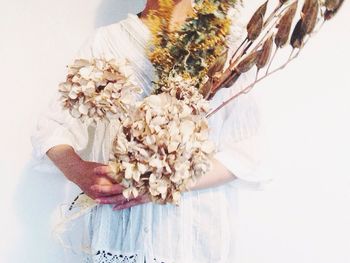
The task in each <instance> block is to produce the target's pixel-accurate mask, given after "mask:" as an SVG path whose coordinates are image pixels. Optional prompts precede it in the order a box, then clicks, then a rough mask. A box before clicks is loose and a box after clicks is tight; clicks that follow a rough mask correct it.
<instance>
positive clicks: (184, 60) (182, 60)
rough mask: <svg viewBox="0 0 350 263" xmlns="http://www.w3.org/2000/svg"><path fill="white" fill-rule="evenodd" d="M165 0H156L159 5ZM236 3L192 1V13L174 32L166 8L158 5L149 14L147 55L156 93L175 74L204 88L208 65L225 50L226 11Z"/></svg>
mask: <svg viewBox="0 0 350 263" xmlns="http://www.w3.org/2000/svg"><path fill="white" fill-rule="evenodd" d="M168 3H169V1H166V0H160V1H159V4H160V6H163V5H164V6H165V5H166V4H168ZM235 3H236V0H224V1H223V0H195V6H194V10H195V13H194V15H192V16H190V17H188V18H187V19H186V21H185V23H184V24H183V25H182V26H181V28H179V29H177V30H175V31H173V32H170V30H169V24H170V19H171V17H170V16H169V12H168V11H169V10H164V9H162V8H160V9H159V10H157V11H154V12H152V13H151V15H150V16H149V19H148V20H149V21H150V22H149V23H148V24H149V25H150V27H151V28H152V32H153V39H152V43H151V47H150V48H149V54H148V55H149V58H150V60H151V62H152V63H153V65H154V67H155V69H156V73H157V76H158V78H157V80H156V86H155V90H156V92H161V90H160V87H164V86H166V85H167V82H168V81H167V78H169V77H170V78H171V77H174V76H177V75H179V76H181V77H182V78H183V79H192V81H194V80H195V81H196V83H195V86H196V87H197V88H198V89H201V88H202V87H203V84H204V82H206V81H207V74H208V71H209V68H210V66H211V65H212V64H214V63H215V61H216V59H217V58H218V57H223V56H225V54H226V53H227V45H226V40H227V36H228V34H229V32H230V25H231V20H230V18H229V17H228V16H227V13H228V10H229V9H230V8H232V7H234V5H235ZM225 60H226V57H225Z"/></svg>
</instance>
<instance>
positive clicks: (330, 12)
mask: <svg viewBox="0 0 350 263" xmlns="http://www.w3.org/2000/svg"><path fill="white" fill-rule="evenodd" d="M343 3H344V0H340V1H339V3H338V6H336V7H335V8H334V9H333V10H328V9H327V10H326V12H325V13H324V20H330V19H332V18H333V17H334V16H335V15H336V14H337V12H338V11H339V9H340V8H341V6H342V4H343Z"/></svg>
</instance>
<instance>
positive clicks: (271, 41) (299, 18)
mask: <svg viewBox="0 0 350 263" xmlns="http://www.w3.org/2000/svg"><path fill="white" fill-rule="evenodd" d="M268 2H269V1H268V0H267V1H266V2H265V3H264V4H262V5H261V6H260V7H259V8H258V9H257V10H256V11H255V13H254V14H253V16H252V17H251V19H250V21H249V23H248V24H247V27H246V29H247V36H246V38H245V39H244V40H243V42H242V43H241V45H240V46H239V47H238V48H237V50H235V52H234V53H233V55H232V57H231V58H230V63H229V66H228V67H227V68H226V69H225V70H224V71H222V70H221V71H216V70H215V69H216V68H221V69H222V67H221V66H218V63H222V59H220V60H218V63H214V64H213V65H212V66H211V69H209V71H208V72H209V74H208V77H209V80H208V81H207V82H206V83H205V85H204V86H205V88H203V89H202V90H203V91H205V93H204V94H203V95H204V96H205V97H206V98H208V99H210V98H211V97H213V96H214V95H215V93H216V92H217V91H218V90H220V89H222V88H231V87H232V85H233V84H234V83H235V82H236V81H237V79H238V78H239V77H240V76H241V75H242V74H243V73H245V72H247V71H249V70H253V68H255V69H256V77H255V80H254V81H252V82H251V83H250V84H249V85H247V86H246V87H244V88H243V89H241V90H240V91H239V92H237V93H236V94H234V95H233V96H231V97H230V98H228V99H227V100H226V101H224V102H223V103H222V104H221V105H219V106H218V107H217V108H215V109H213V110H212V111H210V112H209V113H208V115H207V118H209V117H210V116H212V115H213V114H215V113H216V112H217V111H219V110H220V109H222V108H223V107H224V106H226V105H227V104H228V103H230V102H231V101H233V100H234V99H236V98H237V97H238V96H240V95H242V94H246V93H248V92H249V91H250V90H251V89H252V88H253V87H254V86H255V84H257V83H258V82H260V81H262V80H263V79H265V78H267V77H268V76H270V75H272V74H274V73H275V72H277V71H279V70H282V69H284V68H285V67H286V66H287V65H288V64H289V63H290V62H291V61H292V60H294V59H295V58H297V57H298V55H299V54H300V52H301V50H302V49H303V48H304V46H305V45H306V44H307V42H308V41H309V39H310V38H311V37H312V36H313V35H315V33H317V32H318V31H319V30H320V28H321V27H322V26H323V25H324V23H325V22H326V21H328V20H330V19H331V18H333V17H334V16H335V15H336V14H337V12H338V10H339V9H340V8H341V6H342V4H343V2H344V0H324V1H322V2H319V0H305V1H300V0H279V2H278V4H277V6H276V8H274V9H273V11H272V12H271V14H270V15H268V16H267V15H266V11H267V7H268ZM301 2H303V3H302V4H303V5H302V8H301V10H300V12H299V11H298V5H300V6H301ZM295 21H296V22H295ZM288 46H290V47H291V52H290V55H289V57H288V58H287V60H286V61H285V62H284V63H282V64H281V65H279V66H278V67H276V68H274V69H271V65H272V64H273V61H274V60H275V58H276V54H277V52H278V51H279V50H280V49H284V48H285V49H286V48H287V47H288ZM265 68H266V69H265ZM263 70H264V72H263V74H261V72H262V71H263Z"/></svg>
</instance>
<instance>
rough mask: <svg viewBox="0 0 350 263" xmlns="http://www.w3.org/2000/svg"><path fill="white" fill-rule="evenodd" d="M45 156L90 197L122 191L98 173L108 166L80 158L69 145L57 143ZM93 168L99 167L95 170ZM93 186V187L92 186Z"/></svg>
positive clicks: (110, 179) (115, 193)
mask: <svg viewBox="0 0 350 263" xmlns="http://www.w3.org/2000/svg"><path fill="white" fill-rule="evenodd" d="M47 156H48V157H49V158H50V159H51V160H52V161H53V163H54V164H55V165H56V166H57V167H58V168H59V169H60V170H61V171H62V172H63V174H64V175H65V176H66V177H67V179H68V180H70V181H72V182H73V183H75V184H76V185H78V186H79V187H80V189H81V190H82V191H83V192H84V193H85V194H86V195H88V196H89V197H91V198H92V199H97V198H100V197H105V196H109V197H110V196H115V195H118V194H121V193H122V192H123V189H124V188H123V187H122V186H121V185H119V184H116V182H115V181H114V180H113V179H112V178H110V177H108V176H107V175H104V174H101V173H99V172H98V171H99V169H101V168H102V169H103V168H106V167H108V166H106V165H104V164H101V163H96V162H88V161H84V160H82V159H81V158H80V157H79V156H78V155H77V154H76V153H75V151H74V149H73V148H72V147H71V146H69V145H57V146H55V147H52V148H51V149H50V150H49V151H48V152H47ZM95 168H99V169H97V170H95ZM92 186H95V187H92Z"/></svg>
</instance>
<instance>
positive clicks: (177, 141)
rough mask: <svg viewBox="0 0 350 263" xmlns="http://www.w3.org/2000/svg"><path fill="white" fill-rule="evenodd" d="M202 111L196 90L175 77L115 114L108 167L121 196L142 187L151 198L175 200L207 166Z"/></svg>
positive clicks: (202, 102) (209, 150) (204, 105)
mask: <svg viewBox="0 0 350 263" xmlns="http://www.w3.org/2000/svg"><path fill="white" fill-rule="evenodd" d="M181 83H182V84H181ZM181 85H182V86H181ZM207 111H208V102H207V101H205V100H204V99H203V97H202V96H201V95H200V94H199V92H198V90H197V89H195V88H194V87H193V86H191V85H190V83H188V82H182V81H180V79H178V81H173V86H172V88H171V89H168V90H167V92H163V93H161V94H157V95H151V96H149V97H146V98H144V99H143V100H142V101H140V102H137V104H136V107H135V108H134V111H129V113H128V116H127V117H125V118H124V119H121V121H120V126H119V130H118V132H117V134H118V136H117V137H116V138H115V140H114V142H113V158H112V160H111V162H110V167H111V168H112V170H113V172H112V173H113V176H114V178H115V179H116V180H117V181H119V182H120V183H121V184H122V185H123V186H124V187H125V188H126V189H125V190H124V192H123V194H124V196H125V197H126V198H131V197H137V196H138V194H139V193H140V192H142V193H148V194H149V195H150V197H151V199H152V201H153V202H157V203H173V204H178V203H179V201H180V196H181V194H180V193H181V192H183V191H185V190H186V189H187V187H188V185H189V183H190V182H192V181H193V180H196V179H198V178H199V177H200V176H202V175H204V174H205V173H207V172H208V171H209V169H210V157H211V155H212V153H213V151H214V145H213V143H212V142H210V141H209V128H208V122H207V119H206V118H205V115H206V113H207Z"/></svg>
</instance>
